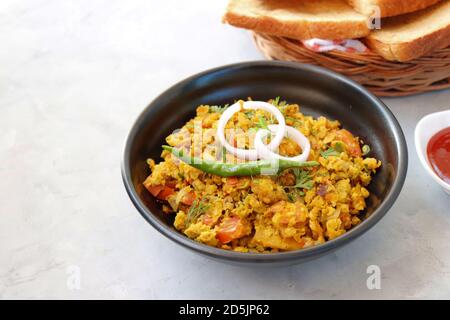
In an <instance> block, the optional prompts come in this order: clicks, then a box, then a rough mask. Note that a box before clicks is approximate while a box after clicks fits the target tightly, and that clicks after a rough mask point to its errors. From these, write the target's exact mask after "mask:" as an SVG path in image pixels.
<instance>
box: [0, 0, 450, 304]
mask: <svg viewBox="0 0 450 320" xmlns="http://www.w3.org/2000/svg"><path fill="white" fill-rule="evenodd" d="M225 2H226V1H225V0H220V1H211V0H195V1H174V0H169V1H148V0H130V1H118V0H108V1H107V0H95V1H88V0H80V1H57V0H20V1H17V0H2V1H1V2H0V43H1V49H0V132H1V134H0V217H1V221H0V298H149V299H153V298H224V299H227V298H238V299H239V298H263V299H266V298H267V299H272V298H288V299H303V298H312V299H314V298H327V299H329V298H331V299H333V298H450V277H449V275H450V210H449V204H450V198H449V197H448V196H447V195H445V194H444V192H443V191H442V190H441V189H440V188H439V186H438V185H437V184H435V183H434V182H433V181H432V180H431V178H429V177H428V176H427V175H426V173H425V171H424V170H423V169H422V168H421V167H420V164H419V161H418V159H417V157H416V154H415V150H414V144H413V131H414V126H415V124H416V123H417V121H418V120H419V119H420V118H421V117H422V116H424V115H425V114H427V113H430V112H433V111H440V110H444V109H448V108H449V107H450V91H448V90H447V91H442V92H437V93H432V94H424V95H419V96H414V97H409V98H402V99H385V102H386V104H387V105H388V106H389V107H390V108H391V109H392V111H393V112H394V114H395V115H396V116H397V118H398V119H399V121H400V123H401V125H402V127H403V129H404V132H405V134H406V137H407V140H408V147H409V157H410V167H409V171H408V176H407V179H406V183H405V187H404V189H403V192H402V193H401V195H400V196H399V198H398V201H397V202H396V204H395V205H394V207H393V208H392V210H391V211H390V212H389V213H388V214H387V216H386V217H385V218H384V219H383V220H382V221H381V222H380V223H379V224H378V225H377V226H376V227H375V228H373V229H372V230H371V231H370V232H368V233H367V234H365V235H364V236H363V237H361V238H360V239H359V240H357V241H355V242H353V243H351V244H350V245H348V246H346V247H345V248H343V249H341V250H340V251H338V252H337V253H335V254H332V255H329V256H327V257H324V258H321V259H319V260H315V261H312V262H310V263H307V264H303V265H298V266H293V267H285V268H273V269H254V268H244V267H235V266H229V265H225V264H222V263H218V262H212V261H209V260H206V259H204V258H202V257H199V256H197V255H195V254H193V253H191V252H188V251H186V250H184V249H182V248H180V247H178V246H177V245H175V244H174V243H172V242H170V241H168V240H167V239H165V238H163V237H162V236H160V235H159V234H158V233H157V231H155V230H154V229H153V228H151V227H150V226H149V225H148V224H147V223H146V222H145V221H144V220H143V219H142V218H141V216H140V215H139V214H138V213H137V212H136V210H135V209H134V207H133V206H132V204H131V202H130V201H129V199H128V197H127V195H126V193H125V191H124V188H123V186H122V182H121V178H120V168H119V164H120V158H121V151H122V146H123V143H124V139H125V137H126V135H127V133H128V130H129V128H130V126H131V124H132V122H133V121H134V119H135V118H136V117H137V115H138V114H139V112H140V111H141V110H142V109H143V108H144V107H145V106H146V105H147V103H148V102H149V101H150V100H152V99H153V98H154V97H155V96H156V95H157V94H159V93H160V92H161V91H163V90H164V89H166V88H167V87H168V86H170V85H172V84H173V83H175V82H177V81H179V80H180V79H183V78H185V77H187V76H189V75H191V74H193V73H196V72H198V71H201V70H204V69H207V68H210V67H215V66H219V65H223V64H227V63H233V62H240V61H245V60H255V59H261V58H262V56H261V55H260V53H259V52H258V51H257V50H256V49H255V48H254V46H253V44H252V42H251V40H250V38H249V36H248V34H247V33H246V32H245V31H241V30H237V29H234V28H231V27H229V26H225V25H222V24H221V23H220V18H221V14H222V11H223V8H224V6H225ZM372 264H375V265H378V266H379V267H380V269H381V275H382V282H381V289H380V290H368V289H367V287H366V279H367V277H368V274H367V273H366V269H367V267H368V266H369V265H372ZM73 267H75V270H79V271H80V276H81V278H80V279H81V282H80V284H81V287H80V289H79V290H72V289H73V288H72V289H71V287H70V286H69V287H68V286H67V282H68V280H70V277H69V276H70V272H71V270H74V269H73ZM68 272H69V273H68Z"/></svg>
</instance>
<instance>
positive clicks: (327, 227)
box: [143, 98, 381, 253]
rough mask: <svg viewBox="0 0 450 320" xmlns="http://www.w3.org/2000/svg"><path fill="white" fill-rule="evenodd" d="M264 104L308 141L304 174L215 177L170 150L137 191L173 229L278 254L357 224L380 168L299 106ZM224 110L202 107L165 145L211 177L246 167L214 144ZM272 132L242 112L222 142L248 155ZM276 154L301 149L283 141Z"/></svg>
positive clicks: (268, 117)
mask: <svg viewBox="0 0 450 320" xmlns="http://www.w3.org/2000/svg"><path fill="white" fill-rule="evenodd" d="M269 103H270V104H272V105H273V106H275V107H276V108H277V109H278V110H279V111H280V112H281V113H282V115H283V116H284V119H285V122H286V126H291V127H293V128H295V129H297V130H298V131H299V132H300V133H302V134H303V135H304V136H305V137H306V138H307V139H308V140H309V143H310V151H309V155H308V163H309V164H310V165H311V166H306V164H305V166H302V167H292V168H288V169H286V170H283V171H281V172H278V173H277V174H271V175H266V174H259V175H249V176H245V175H242V176H229V175H228V176H221V175H218V174H213V173H207V172H205V171H204V170H201V169H199V167H201V164H200V166H197V168H194V167H193V166H192V165H190V164H188V163H186V162H185V161H182V160H180V158H179V157H177V156H176V155H175V154H173V153H172V152H170V151H168V150H167V149H166V150H163V151H162V155H161V156H162V158H163V159H164V160H163V161H162V162H160V163H158V164H155V162H154V161H153V160H151V159H149V160H148V163H149V166H150V169H151V174H150V176H149V177H148V178H147V179H146V180H145V181H144V182H143V184H144V186H145V187H146V188H147V190H148V191H149V192H150V193H151V194H152V195H153V196H155V197H156V198H157V199H159V200H160V201H161V203H162V207H163V210H164V212H166V213H167V214H175V215H176V216H175V222H174V226H175V228H176V229H177V230H179V231H180V232H182V233H183V234H185V235H186V236H187V237H189V238H191V239H194V240H196V241H198V242H201V243H205V244H207V245H210V246H214V247H218V248H222V249H227V250H235V251H240V252H261V253H264V252H278V251H288V250H297V249H302V248H306V247H310V246H314V245H317V244H321V243H324V242H326V241H328V240H331V239H334V238H336V237H338V236H340V235H342V234H343V233H345V232H346V231H347V230H349V229H351V228H352V227H353V226H355V225H357V224H358V223H360V222H361V220H360V218H359V214H360V213H361V211H362V210H364V209H365V207H366V202H365V199H366V198H367V197H368V196H369V191H368V190H367V189H366V188H365V187H366V186H367V185H368V184H369V183H370V181H371V175H373V174H374V173H375V171H376V169H377V168H379V167H380V166H381V162H380V161H379V160H377V159H375V158H371V157H367V156H366V154H367V153H370V147H369V146H368V145H363V142H362V141H360V140H359V138H358V137H355V136H354V135H352V133H350V132H349V131H347V130H346V129H342V128H341V126H340V123H339V121H336V120H334V121H333V120H329V119H327V118H325V117H319V118H318V119H314V118H312V117H311V116H306V115H303V114H302V113H301V112H300V108H299V106H298V105H297V104H287V103H286V102H280V101H279V99H278V98H277V99H274V100H270V101H269ZM226 108H227V106H225V107H218V106H207V105H202V106H199V107H198V108H197V110H196V116H195V118H193V119H191V120H189V121H188V122H187V123H186V124H185V125H184V126H183V127H182V128H181V129H180V130H178V131H176V132H174V133H172V134H171V135H169V136H168V137H167V138H166V141H167V143H168V144H169V145H170V146H171V147H173V149H176V150H183V151H184V152H185V154H186V155H189V156H192V157H196V158H198V159H203V160H205V161H208V163H218V166H217V168H218V170H220V165H221V164H223V163H225V164H236V165H237V166H239V165H240V164H242V163H247V162H248V160H246V159H241V158H238V157H236V156H235V155H234V154H231V153H229V152H227V150H226V149H225V148H223V147H222V146H221V145H220V143H219V141H217V138H216V133H217V126H218V122H219V119H220V118H221V116H222V114H223V112H224V110H226ZM276 123H277V121H276V119H275V118H274V117H273V115H272V114H270V113H269V112H267V111H265V110H260V109H255V110H246V109H242V110H240V111H239V112H236V113H235V114H233V116H232V117H231V119H230V120H229V121H228V122H227V123H226V126H225V128H226V131H227V132H230V134H228V135H227V140H228V142H229V143H230V144H231V145H234V146H238V145H239V147H240V148H243V149H248V150H251V149H253V148H254V145H253V144H254V143H253V141H254V137H255V134H256V133H257V132H258V130H264V129H267V127H268V126H270V125H271V124H276ZM272 127H273V126H272ZM270 138H271V137H270V135H269V137H267V139H268V141H270ZM278 153H279V154H280V155H282V156H287V157H294V156H296V155H299V154H300V153H302V150H301V147H300V146H299V145H298V144H297V143H296V142H294V141H293V140H291V139H290V138H289V137H285V138H283V140H282V141H281V143H280V145H279V147H278ZM214 170H216V169H214Z"/></svg>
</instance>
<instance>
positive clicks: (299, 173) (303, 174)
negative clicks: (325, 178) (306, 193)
mask: <svg viewBox="0 0 450 320" xmlns="http://www.w3.org/2000/svg"><path fill="white" fill-rule="evenodd" d="M292 172H293V173H294V175H295V186H294V188H300V189H308V190H309V189H311V188H312V187H313V184H314V183H313V181H312V178H311V176H310V175H309V172H308V171H307V170H300V169H299V168H295V169H293V170H292Z"/></svg>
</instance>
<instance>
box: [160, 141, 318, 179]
mask: <svg viewBox="0 0 450 320" xmlns="http://www.w3.org/2000/svg"><path fill="white" fill-rule="evenodd" d="M162 148H163V149H164V150H167V151H170V152H171V153H172V154H173V155H174V156H175V157H177V158H178V159H180V160H181V161H183V162H185V163H187V164H189V165H190V166H192V167H194V168H197V169H199V170H201V171H203V172H206V173H210V174H215V175H217V176H221V177H232V176H258V175H261V174H273V175H276V174H279V173H280V172H282V171H284V170H286V169H289V168H300V167H313V166H318V165H319V163H318V162H317V161H306V162H299V161H290V160H282V159H275V160H258V161H249V162H244V163H237V164H232V163H223V162H215V161H209V160H202V159H199V158H196V157H192V156H189V155H184V154H183V151H182V150H177V149H175V148H173V147H171V146H162Z"/></svg>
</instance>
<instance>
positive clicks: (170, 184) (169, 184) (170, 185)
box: [166, 180, 177, 189]
mask: <svg viewBox="0 0 450 320" xmlns="http://www.w3.org/2000/svg"><path fill="white" fill-rule="evenodd" d="M176 185H177V182H176V181H175V180H170V181H167V182H166V186H167V187H169V188H172V189H175V187H176Z"/></svg>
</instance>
